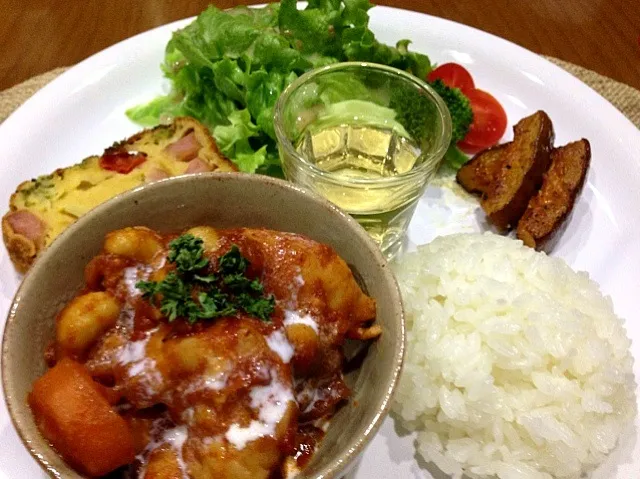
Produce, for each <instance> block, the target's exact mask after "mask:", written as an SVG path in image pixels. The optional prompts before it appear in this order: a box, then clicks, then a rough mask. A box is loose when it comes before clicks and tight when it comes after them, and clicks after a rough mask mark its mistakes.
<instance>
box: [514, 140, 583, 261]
mask: <svg viewBox="0 0 640 479" xmlns="http://www.w3.org/2000/svg"><path fill="white" fill-rule="evenodd" d="M590 162H591V146H590V144H589V141H588V140H585V139H582V140H579V141H575V142H573V143H569V144H568V145H566V146H563V147H561V148H556V149H554V150H553V151H552V152H551V168H549V171H548V172H547V173H546V174H545V177H544V182H543V184H542V188H541V189H540V191H539V192H538V194H537V195H536V196H534V197H533V198H532V199H531V201H530V202H529V205H528V207H527V210H526V211H525V213H524V215H523V216H522V219H521V220H520V222H519V223H518V230H517V235H518V238H519V239H521V240H522V241H523V242H524V244H525V245H527V246H530V247H531V248H535V249H537V250H540V249H550V248H552V247H553V244H554V242H555V240H556V239H557V238H558V237H559V236H560V234H561V232H562V230H563V229H564V227H565V226H566V224H567V219H568V217H569V215H570V213H571V210H572V209H573V205H574V203H575V201H576V198H577V197H578V195H579V194H580V192H581V191H582V187H583V186H584V182H585V179H586V177H587V171H588V170H589V164H590Z"/></svg>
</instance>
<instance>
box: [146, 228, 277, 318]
mask: <svg viewBox="0 0 640 479" xmlns="http://www.w3.org/2000/svg"><path fill="white" fill-rule="evenodd" d="M167 259H168V260H169V261H170V262H171V263H173V264H175V265H176V270H175V271H172V272H170V273H169V274H167V276H166V277H165V278H164V279H163V280H162V281H139V282H138V283H136V288H138V289H139V290H140V291H142V293H143V297H144V298H146V299H148V300H149V302H150V303H151V304H153V305H154V306H157V307H159V308H160V311H161V312H162V314H164V315H165V316H166V317H167V319H168V321H169V322H171V321H174V320H175V319H176V318H184V319H186V320H187V321H188V322H189V323H192V324H193V323H195V322H196V321H199V320H201V319H212V318H217V317H221V316H230V315H232V314H234V313H236V312H238V311H243V312H245V313H246V314H248V315H251V316H254V317H256V318H259V319H261V320H262V321H269V318H270V316H271V314H272V313H273V310H274V308H275V298H274V297H273V295H269V296H265V295H264V286H263V285H262V283H261V282H260V280H259V279H251V278H248V277H247V276H246V272H247V268H248V267H249V260H247V258H245V257H244V256H242V254H241V253H240V249H239V248H238V247H237V246H236V245H232V246H231V249H230V250H229V251H228V252H227V253H225V254H224V255H222V256H221V257H220V258H219V259H218V265H217V269H215V270H213V268H211V267H210V266H211V263H210V261H209V259H208V258H207V257H205V256H204V246H203V244H202V240H201V239H200V238H197V237H195V236H193V235H191V234H185V235H182V236H180V237H178V238H176V239H175V240H173V241H171V242H170V243H169V254H168V256H167Z"/></svg>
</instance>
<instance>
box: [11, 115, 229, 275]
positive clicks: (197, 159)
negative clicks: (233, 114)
mask: <svg viewBox="0 0 640 479" xmlns="http://www.w3.org/2000/svg"><path fill="white" fill-rule="evenodd" d="M206 171H219V172H226V171H236V168H235V167H234V166H233V164H232V163H231V162H229V160H227V159H226V158H225V157H224V156H223V155H222V154H221V153H220V152H219V151H218V148H217V146H216V143H215V141H214V140H213V138H212V137H211V135H210V134H209V132H208V130H207V128H205V127H204V126H203V125H202V124H201V123H200V122H198V121H197V120H194V119H193V118H187V117H184V118H176V119H175V120H174V121H173V123H171V124H170V125H162V126H157V127H155V128H153V129H151V130H145V131H142V132H140V133H137V134H136V135H133V136H132V137H131V138H128V139H126V140H124V141H121V142H119V143H116V144H114V145H113V146H111V147H109V148H107V149H106V150H105V151H104V153H103V154H102V156H90V157H89V158H86V159H85V160H84V161H82V162H81V163H79V164H76V165H74V166H70V167H68V168H60V169H57V170H56V171H54V172H53V173H52V174H50V175H44V176H40V177H38V178H36V179H34V180H29V181H25V182H23V183H21V184H20V185H19V186H18V188H17V189H16V191H15V193H13V194H12V195H11V199H10V200H9V213H7V214H6V215H4V217H3V218H2V235H3V239H4V243H5V245H6V247H7V250H8V251H9V257H10V258H11V261H12V262H13V264H14V265H15V267H16V269H18V271H20V272H24V271H26V270H27V269H28V268H29V266H31V263H33V261H34V260H35V258H36V257H37V256H38V255H39V254H40V253H41V252H42V251H43V250H44V249H45V248H46V247H47V246H49V244H51V242H52V241H53V240H54V239H55V238H56V237H57V236H58V235H59V234H60V233H62V231H64V230H65V229H66V228H67V227H68V226H69V225H71V224H72V223H74V222H75V221H76V220H77V219H78V218H79V217H80V216H82V215H83V214H85V213H86V212H88V211H89V210H91V209H93V208H95V207H96V206H98V205H99V204H100V203H103V202H105V201H107V200H108V199H110V198H113V197H114V196H116V195H118V194H120V193H122V192H124V191H127V190H130V189H132V188H135V187H137V186H140V185H142V184H144V183H148V182H152V181H157V180H160V179H163V178H168V177H170V176H176V175H182V174H189V173H200V172H206Z"/></svg>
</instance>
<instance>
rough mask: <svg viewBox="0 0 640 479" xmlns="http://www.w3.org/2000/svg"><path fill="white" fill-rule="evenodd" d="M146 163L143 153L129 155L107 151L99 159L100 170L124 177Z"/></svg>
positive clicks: (123, 152) (122, 152)
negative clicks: (113, 172)
mask: <svg viewBox="0 0 640 479" xmlns="http://www.w3.org/2000/svg"><path fill="white" fill-rule="evenodd" d="M145 161H147V156H146V155H145V154H143V153H129V152H128V151H107V152H105V154H104V155H102V157H100V168H102V169H103V170H109V171H115V172H117V173H122V174H123V175H126V174H127V173H130V172H131V170H133V169H134V168H135V167H136V166H138V165H141V164H142V163H144V162H145Z"/></svg>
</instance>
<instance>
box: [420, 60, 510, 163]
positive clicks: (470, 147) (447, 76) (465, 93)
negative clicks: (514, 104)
mask: <svg viewBox="0 0 640 479" xmlns="http://www.w3.org/2000/svg"><path fill="white" fill-rule="evenodd" d="M427 80H428V81H429V82H430V83H431V86H433V87H434V88H435V89H436V91H438V93H439V94H440V95H441V96H442V98H443V99H445V101H446V103H447V106H448V107H449V111H450V112H451V117H452V122H453V130H454V135H453V137H452V147H451V148H449V151H447V155H446V156H445V164H447V165H448V166H449V167H451V168H453V169H454V170H457V169H458V168H460V167H461V166H462V165H464V164H465V163H466V162H467V161H468V160H469V158H468V157H467V156H466V155H465V154H463V153H462V152H465V153H477V152H478V151H480V150H483V149H485V148H488V147H491V146H494V145H495V144H496V143H498V141H500V138H502V135H504V132H505V131H506V130H507V114H506V113H505V111H504V108H502V105H501V104H500V102H499V101H498V100H496V99H495V97H494V96H493V95H491V94H490V93H487V92H486V91H484V90H480V89H478V88H476V87H475V82H474V81H473V77H472V76H471V73H469V72H468V71H467V69H466V68H464V67H463V66H462V65H458V64H457V63H445V64H443V65H440V66H438V67H437V68H435V69H434V70H432V71H431V73H429V76H428V77H427ZM441 84H444V85H446V86H447V87H449V89H450V90H453V92H455V95H453V94H452V93H451V91H445V92H441V91H440V88H439V86H440V85H441ZM451 96H461V97H463V98H464V99H465V102H466V105H467V107H466V108H465V109H461V108H459V105H458V104H457V103H456V102H451V101H450V99H449V97H451ZM461 110H462V111H464V115H461V114H460V111H461ZM466 110H468V111H466ZM457 116H458V117H461V118H464V119H465V120H467V119H468V122H467V121H465V122H462V125H463V127H462V128H456V117H457ZM456 131H458V133H456ZM460 150H462V151H460Z"/></svg>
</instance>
